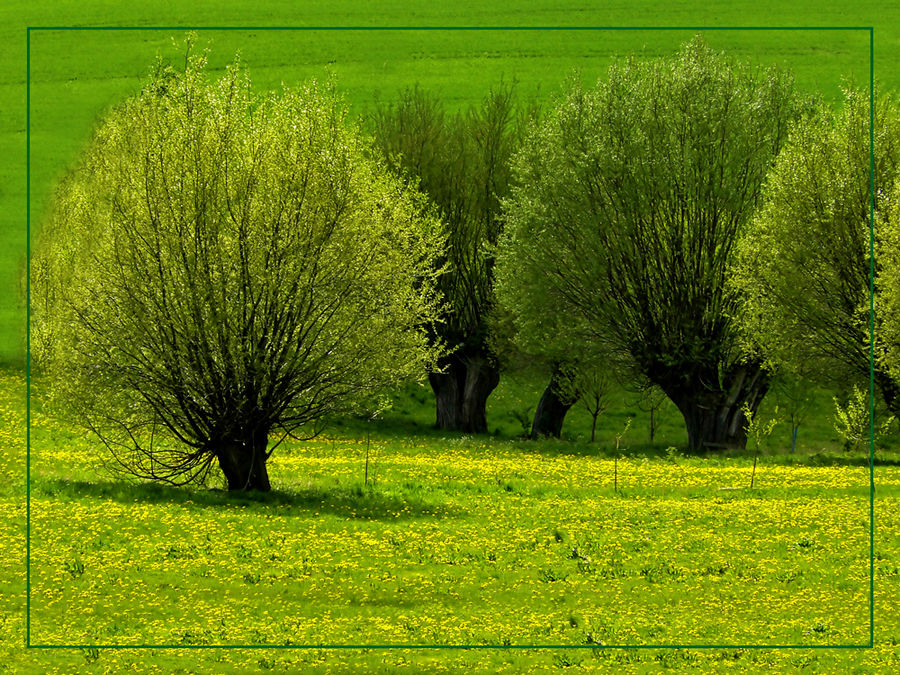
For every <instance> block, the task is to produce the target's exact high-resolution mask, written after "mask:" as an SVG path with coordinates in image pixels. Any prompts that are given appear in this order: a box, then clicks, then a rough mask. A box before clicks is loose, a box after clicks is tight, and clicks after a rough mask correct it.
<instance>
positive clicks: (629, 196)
mask: <svg viewBox="0 0 900 675" xmlns="http://www.w3.org/2000/svg"><path fill="white" fill-rule="evenodd" d="M795 111H796V103H795V97H794V94H793V85H792V81H791V78H790V77H789V76H788V75H787V74H785V73H782V72H779V71H774V70H773V71H763V70H758V69H753V68H751V67H750V66H746V65H743V64H740V63H735V62H733V61H731V60H729V59H726V58H725V57H724V56H722V55H720V54H716V53H715V52H713V51H712V50H711V49H710V48H709V47H708V46H707V45H706V43H705V42H704V41H703V40H702V39H700V38H697V39H695V40H694V41H692V42H691V43H689V44H687V45H685V46H684V47H683V48H682V49H681V50H680V51H679V52H678V53H677V54H676V55H675V56H673V57H670V58H667V59H658V60H653V61H638V60H635V59H629V60H627V61H625V62H624V63H620V64H617V65H615V66H613V67H611V68H610V71H609V77H608V79H607V80H605V81H601V82H598V84H597V85H596V86H595V87H594V88H592V89H584V88H583V87H582V86H581V85H580V84H579V83H577V82H575V83H572V84H571V85H570V87H569V91H568V93H567V95H566V96H565V98H564V99H563V100H562V101H560V102H559V104H558V105H557V106H556V108H555V110H554V111H553V112H552V114H550V115H549V116H548V119H547V120H546V122H545V123H544V124H542V125H540V126H539V127H538V128H536V129H534V131H533V133H532V134H531V135H530V137H529V138H528V140H527V141H526V143H525V144H524V147H523V149H522V151H521V152H520V153H519V154H518V155H517V156H516V160H515V162H514V169H515V174H516V180H517V182H516V186H515V187H514V189H513V194H512V197H511V198H510V199H509V200H508V202H507V203H506V219H507V228H506V230H505V232H504V234H503V237H502V239H501V242H500V247H499V251H500V254H499V260H498V269H497V294H498V298H500V301H501V304H502V305H503V306H504V307H505V308H506V311H507V313H508V314H509V315H510V316H512V317H513V321H514V322H515V325H516V328H517V329H518V332H519V334H520V335H521V336H522V337H521V340H523V341H527V345H528V347H529V348H535V347H536V346H539V345H540V344H542V343H544V344H546V345H549V346H550V348H553V347H554V346H559V348H560V349H565V350H567V351H568V352H569V353H572V352H575V353H576V354H578V352H584V351H587V352H588V353H593V354H602V355H603V356H604V359H605V360H607V361H608V362H612V363H616V362H618V363H621V364H624V365H626V366H628V367H630V368H631V369H632V370H633V371H636V372H637V373H638V374H639V375H640V376H641V377H642V378H645V379H649V380H650V381H651V382H653V383H656V384H658V385H659V386H661V387H662V388H663V389H664V390H665V391H666V393H667V394H668V395H669V396H670V397H671V396H673V395H676V394H677V393H682V392H685V393H687V392H695V394H696V395H700V393H702V392H703V391H704V390H709V391H710V392H712V393H714V394H719V393H721V392H722V391H723V390H725V389H728V388H730V386H731V383H730V382H729V378H730V377H732V374H733V372H734V371H736V370H738V369H739V368H741V367H742V366H741V363H742V361H743V355H742V353H741V351H740V348H739V347H740V345H739V344H738V341H737V330H736V325H735V322H734V319H733V316H734V314H735V313H736V310H737V297H736V295H737V294H736V292H735V291H734V290H732V289H730V288H729V287H727V286H726V284H725V278H726V272H727V270H728V267H729V265H730V263H731V259H732V252H733V247H734V245H735V242H736V240H737V236H738V233H739V232H740V230H741V228H742V227H743V226H744V225H745V223H746V221H747V220H748V219H749V218H750V216H751V214H752V211H753V208H754V206H755V203H756V199H757V196H758V194H759V190H760V187H761V185H762V181H763V178H764V176H765V173H766V171H767V170H768V168H769V166H770V164H771V161H772V158H773V157H774V155H775V153H776V152H777V150H778V147H779V146H780V144H781V142H782V139H783V138H784V137H785V136H786V133H787V126H788V123H789V121H790V119H791V118H792V116H793V115H794V114H795ZM748 379H749V378H748ZM707 407H709V406H707Z"/></svg>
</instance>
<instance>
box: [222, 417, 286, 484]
mask: <svg viewBox="0 0 900 675" xmlns="http://www.w3.org/2000/svg"><path fill="white" fill-rule="evenodd" d="M268 441H269V435H268V432H263V431H258V432H256V433H252V434H250V435H249V436H248V438H245V439H235V438H230V439H223V440H222V441H220V442H218V443H216V444H215V445H216V457H217V458H218V460H219V467H221V469H222V473H224V474H225V479H226V480H227V481H228V489H229V490H258V491H260V492H268V491H269V490H271V489H272V486H271V485H270V484H269V472H268V470H267V469H266V460H267V459H268V458H267V456H266V451H267V448H268Z"/></svg>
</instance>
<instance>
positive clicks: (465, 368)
mask: <svg viewBox="0 0 900 675" xmlns="http://www.w3.org/2000/svg"><path fill="white" fill-rule="evenodd" d="M443 366H444V368H443V369H444V372H443V373H429V374H428V382H429V383H430V384H431V389H432V390H433V391H434V398H435V405H436V411H437V416H436V420H435V426H436V427H437V428H438V429H444V430H447V431H463V432H465V433H469V434H483V433H487V430H488V427H487V416H486V410H487V400H488V397H489V396H490V395H491V392H493V391H494V389H495V388H496V387H497V384H499V382H500V370H499V369H498V368H497V366H496V365H495V364H494V363H493V362H491V360H490V359H488V358H487V357H486V356H485V355H482V354H472V355H461V354H458V353H456V354H451V355H450V356H449V357H447V358H446V359H445V360H444V363H443Z"/></svg>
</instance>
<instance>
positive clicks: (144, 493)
mask: <svg viewBox="0 0 900 675" xmlns="http://www.w3.org/2000/svg"><path fill="white" fill-rule="evenodd" d="M37 492H38V493H39V494H41V495H44V496H47V497H51V498H66V499H112V500H114V501H118V502H123V503H128V504H133V503H135V502H140V503H149V504H171V505H177V506H184V507H186V508H201V509H206V508H209V509H234V508H242V509H247V510H248V511H250V512H251V513H253V512H258V513H267V514H268V515H278V516H280V517H291V516H309V515H311V514H332V515H337V516H342V517H345V518H351V519H354V520H396V521H401V520H413V519H418V518H455V517H459V516H460V515H463V514H462V512H461V511H460V510H459V508H457V507H456V506H448V505H445V504H434V503H430V502H426V501H424V500H422V499H419V498H418V497H416V496H415V495H410V494H406V493H402V492H400V493H397V492H392V491H385V490H381V489H378V488H363V487H356V488H350V489H341V488H331V489H319V488H305V489H296V490H272V491H271V492H228V491H225V490H218V489H203V488H188V487H172V486H168V485H157V484H153V483H127V482H117V481H109V480H107V481H96V482H92V481H66V480H60V479H49V480H44V481H41V482H40V483H39V484H38V485H37Z"/></svg>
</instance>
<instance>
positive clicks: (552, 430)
mask: <svg viewBox="0 0 900 675" xmlns="http://www.w3.org/2000/svg"><path fill="white" fill-rule="evenodd" d="M576 400H578V399H570V397H564V396H563V395H562V394H561V393H560V386H559V371H558V370H557V369H554V370H553V372H552V373H550V382H549V383H548V384H547V388H546V389H544V393H543V394H542V395H541V400H540V401H538V405H537V410H535V411H534V421H533V422H532V423H531V438H532V439H538V438H541V437H545V436H552V437H553V438H559V437H560V434H562V428H563V422H564V421H565V419H566V413H567V412H569V408H571V407H572V406H573V405H574V404H575V401H576Z"/></svg>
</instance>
